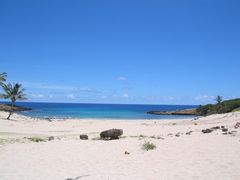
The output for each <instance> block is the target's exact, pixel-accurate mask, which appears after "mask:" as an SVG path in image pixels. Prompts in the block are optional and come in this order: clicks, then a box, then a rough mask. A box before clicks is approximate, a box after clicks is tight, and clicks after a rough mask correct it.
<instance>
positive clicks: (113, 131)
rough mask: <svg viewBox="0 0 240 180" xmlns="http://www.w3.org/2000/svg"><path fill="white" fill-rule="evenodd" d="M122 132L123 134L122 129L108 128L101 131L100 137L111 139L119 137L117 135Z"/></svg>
mask: <svg viewBox="0 0 240 180" xmlns="http://www.w3.org/2000/svg"><path fill="white" fill-rule="evenodd" d="M122 134H123V130H122V129H109V130H106V131H103V132H101V133H100V137H101V138H102V139H108V140H112V139H119V136H121V135H122Z"/></svg>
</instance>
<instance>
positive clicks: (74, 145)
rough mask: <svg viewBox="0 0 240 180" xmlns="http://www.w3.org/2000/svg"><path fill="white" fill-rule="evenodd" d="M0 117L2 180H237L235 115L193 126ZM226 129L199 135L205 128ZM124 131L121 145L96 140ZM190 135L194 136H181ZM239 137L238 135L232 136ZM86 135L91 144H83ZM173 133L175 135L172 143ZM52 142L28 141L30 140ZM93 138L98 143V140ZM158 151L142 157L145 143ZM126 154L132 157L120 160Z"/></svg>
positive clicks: (239, 142)
mask: <svg viewBox="0 0 240 180" xmlns="http://www.w3.org/2000/svg"><path fill="white" fill-rule="evenodd" d="M6 116H7V114H6V113H4V112H0V160H1V161H0V179H1V180H15V179H16V180H20V179H21V180H66V179H67V178H72V179H83V180H89V179H92V180H98V179H99V180H126V179H130V180H134V179H140V180H159V179H160V180H161V179H163V180H176V179H184V180H185V179H186V180H188V179H189V180H190V179H194V180H195V179H199V180H204V179H206V180H209V179H216V180H238V179H239V177H240V171H239V165H240V154H239V149H240V128H239V129H235V128H234V125H235V124H236V123H237V122H240V113H237V112H236V113H228V114H222V115H212V116H209V117H204V118H199V119H198V120H167V121H159V120H129V121H127V120H118V121H114V120H61V121H52V122H49V121H46V120H39V119H31V118H29V117H25V116H20V115H16V114H15V115H13V118H12V120H11V121H8V120H6V119H5V117H6ZM215 126H225V128H227V129H228V132H232V134H226V135H223V132H222V130H221V129H218V130H214V131H213V132H212V133H207V134H203V133H202V132H201V131H202V129H206V128H211V127H215ZM110 128H121V129H123V131H124V134H123V136H124V137H123V138H121V139H119V140H112V141H104V140H96V139H97V138H98V137H99V133H100V132H101V131H103V130H106V129H110ZM189 131H192V133H191V135H186V133H187V132H189ZM234 131H236V132H234ZM80 134H87V135H88V136H89V140H80V139H79V135H80ZM176 134H178V135H177V136H179V137H177V136H176ZM34 136H37V137H41V138H47V137H49V136H54V137H55V139H54V140H53V141H47V142H39V143H36V142H32V141H30V140H29V139H28V138H30V137H34ZM95 138H96V139H95ZM145 141H150V142H153V143H154V144H155V145H156V146H157V148H156V149H154V150H151V151H144V150H143V149H142V144H143V143H144V142H145ZM125 151H128V152H129V153H130V154H129V155H125V153H124V152H125Z"/></svg>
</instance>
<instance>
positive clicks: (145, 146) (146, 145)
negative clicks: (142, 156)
mask: <svg viewBox="0 0 240 180" xmlns="http://www.w3.org/2000/svg"><path fill="white" fill-rule="evenodd" d="M142 149H143V150H145V151H149V150H153V149H156V145H155V144H153V143H151V142H145V143H144V144H143V145H142Z"/></svg>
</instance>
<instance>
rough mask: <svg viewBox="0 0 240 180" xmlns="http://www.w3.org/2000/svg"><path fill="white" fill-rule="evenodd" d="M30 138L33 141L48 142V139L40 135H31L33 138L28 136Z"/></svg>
mask: <svg viewBox="0 0 240 180" xmlns="http://www.w3.org/2000/svg"><path fill="white" fill-rule="evenodd" d="M28 139H29V140H30V141H32V142H46V141H47V140H46V139H44V138H40V137H31V138H28Z"/></svg>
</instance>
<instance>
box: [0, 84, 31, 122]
mask: <svg viewBox="0 0 240 180" xmlns="http://www.w3.org/2000/svg"><path fill="white" fill-rule="evenodd" d="M2 88H3V91H4V92H5V93H4V94H0V97H1V98H4V99H10V100H11V109H10V111H9V115H8V117H7V119H10V116H11V115H12V113H13V106H14V104H15V102H16V101H17V100H18V99H19V100H25V99H27V98H26V94H24V89H23V88H22V85H21V84H19V83H16V84H14V83H13V84H11V83H8V84H3V85H2Z"/></svg>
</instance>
